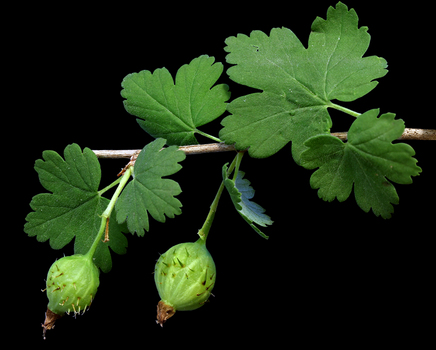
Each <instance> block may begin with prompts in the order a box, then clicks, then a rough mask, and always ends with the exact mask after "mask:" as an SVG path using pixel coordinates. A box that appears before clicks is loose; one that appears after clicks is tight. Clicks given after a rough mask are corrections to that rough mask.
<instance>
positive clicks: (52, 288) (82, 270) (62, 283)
mask: <svg viewBox="0 0 436 350" xmlns="http://www.w3.org/2000/svg"><path fill="white" fill-rule="evenodd" d="M99 284H100V281H99V270H98V268H97V267H96V266H95V264H94V263H93V262H92V259H91V258H90V257H89V256H88V255H82V254H76V255H72V256H66V257H63V258H61V259H59V260H57V261H55V262H54V263H53V265H52V266H51V267H50V269H49V271H48V274H47V288H46V291H47V297H48V300H49V302H48V305H47V313H46V321H45V323H44V325H43V327H44V333H45V330H47V329H51V328H53V324H54V321H56V319H58V318H59V317H61V316H63V315H64V314H65V313H67V314H69V313H70V312H74V315H76V314H78V313H80V312H85V311H86V309H87V308H89V306H90V305H91V302H92V301H93V299H94V298H95V294H96V293H97V288H98V285H99Z"/></svg>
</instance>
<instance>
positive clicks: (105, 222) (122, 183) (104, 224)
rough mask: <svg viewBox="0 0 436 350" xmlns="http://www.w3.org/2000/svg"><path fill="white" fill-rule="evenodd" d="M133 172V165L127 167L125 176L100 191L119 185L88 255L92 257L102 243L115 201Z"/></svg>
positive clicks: (103, 216)
mask: <svg viewBox="0 0 436 350" xmlns="http://www.w3.org/2000/svg"><path fill="white" fill-rule="evenodd" d="M132 172H133V167H129V168H127V169H126V171H125V173H124V174H123V176H121V177H120V178H119V179H117V180H116V181H114V182H113V183H112V184H110V185H109V186H108V187H106V188H104V189H103V190H102V191H99V193H101V192H104V191H107V190H108V189H109V188H112V187H114V186H115V185H116V184H118V187H117V189H116V191H115V193H114V194H113V196H112V198H111V200H110V202H109V204H108V206H107V207H106V209H105V211H104V212H103V213H102V214H101V224H100V229H99V231H98V233H97V236H96V237H95V239H94V242H93V243H92V245H91V248H90V249H89V251H88V252H87V253H86V255H88V256H90V257H91V258H92V257H93V256H94V253H95V251H96V249H97V246H98V244H99V243H100V240H101V237H102V236H103V233H104V232H105V231H106V230H107V226H108V224H109V218H110V216H111V214H112V210H113V209H114V207H115V203H116V202H117V199H118V197H119V196H120V194H121V191H122V190H123V188H124V186H126V184H127V182H128V180H129V178H130V175H131V174H132Z"/></svg>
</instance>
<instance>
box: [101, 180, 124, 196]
mask: <svg viewBox="0 0 436 350" xmlns="http://www.w3.org/2000/svg"><path fill="white" fill-rule="evenodd" d="M122 178H123V177H119V178H118V179H116V180H115V181H114V182H112V183H111V184H110V185H109V186H106V187H105V188H103V189H102V190H100V191H98V195H99V196H101V195H102V194H103V193H105V192H106V191H108V190H110V189H111V188H112V187H114V186H116V185H118V184H119V183H120V181H121V179H122Z"/></svg>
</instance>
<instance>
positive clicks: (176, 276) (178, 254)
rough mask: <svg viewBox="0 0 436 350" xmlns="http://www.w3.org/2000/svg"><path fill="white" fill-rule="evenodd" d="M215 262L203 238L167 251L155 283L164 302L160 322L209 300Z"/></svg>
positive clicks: (162, 322) (158, 320)
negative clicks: (177, 312)
mask: <svg viewBox="0 0 436 350" xmlns="http://www.w3.org/2000/svg"><path fill="white" fill-rule="evenodd" d="M215 279H216V268H215V263H214V261H213V259H212V256H211V255H210V253H209V251H208V250H207V249H206V244H205V241H204V240H203V239H199V240H198V241H196V242H193V243H180V244H177V245H175V246H173V247H172V248H170V249H168V251H166V252H165V253H164V254H162V255H161V256H160V257H159V260H158V261H157V263H156V267H155V274H154V280H155V283H156V288H157V290H158V292H159V296H160V298H161V300H160V301H159V303H158V306H157V321H156V322H157V323H158V324H160V325H161V326H163V324H164V323H165V322H166V321H167V320H168V319H169V318H170V317H172V316H173V315H174V313H175V312H176V311H177V310H179V311H188V310H195V309H198V308H199V307H201V306H203V305H204V303H205V302H206V301H207V300H208V299H209V296H210V295H211V292H212V289H213V287H214V285H215Z"/></svg>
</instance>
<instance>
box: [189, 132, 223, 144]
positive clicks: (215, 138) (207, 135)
mask: <svg viewBox="0 0 436 350" xmlns="http://www.w3.org/2000/svg"><path fill="white" fill-rule="evenodd" d="M195 132H196V133H197V134H200V135H202V136H204V137H207V138H209V139H211V140H214V141H216V142H223V141H222V140H220V139H219V138H218V137H215V136H212V135H209V134H207V133H205V132H203V131H201V130H198V129H196V130H195Z"/></svg>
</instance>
